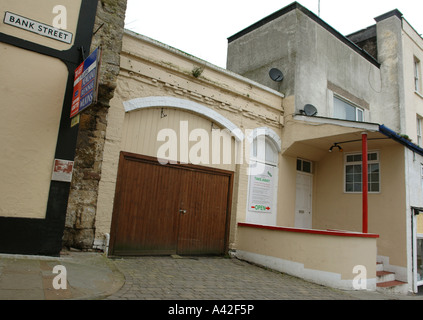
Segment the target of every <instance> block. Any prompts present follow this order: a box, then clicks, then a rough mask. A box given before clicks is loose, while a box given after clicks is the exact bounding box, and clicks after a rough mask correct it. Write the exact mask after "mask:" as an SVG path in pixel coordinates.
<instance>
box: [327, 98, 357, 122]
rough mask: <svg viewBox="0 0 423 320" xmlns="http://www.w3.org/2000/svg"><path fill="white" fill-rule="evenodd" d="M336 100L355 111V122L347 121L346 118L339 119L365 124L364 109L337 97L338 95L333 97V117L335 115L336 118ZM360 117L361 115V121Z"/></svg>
mask: <svg viewBox="0 0 423 320" xmlns="http://www.w3.org/2000/svg"><path fill="white" fill-rule="evenodd" d="M336 100H339V101H340V102H343V103H345V104H346V105H348V106H350V107H352V108H354V109H355V120H350V119H346V118H337V119H342V120H348V121H356V122H364V109H363V108H361V107H359V106H357V105H356V104H354V103H352V102H351V101H349V100H347V99H345V98H343V97H341V96H339V95H337V94H334V95H333V115H334V118H335V106H336ZM360 115H361V120H359V118H360Z"/></svg>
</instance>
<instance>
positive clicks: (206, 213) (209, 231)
mask: <svg viewBox="0 0 423 320" xmlns="http://www.w3.org/2000/svg"><path fill="white" fill-rule="evenodd" d="M183 181H184V182H183V183H182V188H181V194H180V199H181V200H180V215H179V227H178V245H177V248H178V249H177V252H178V254H182V255H183V254H223V253H224V252H225V238H226V222H227V220H226V219H227V211H228V200H229V188H228V187H229V185H230V178H229V177H228V176H224V175H219V174H213V173H209V172H198V171H189V172H186V173H185V174H184V176H183Z"/></svg>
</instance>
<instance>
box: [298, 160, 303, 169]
mask: <svg viewBox="0 0 423 320" xmlns="http://www.w3.org/2000/svg"><path fill="white" fill-rule="evenodd" d="M301 165H302V161H301V160H300V159H297V171H301V169H302V166H301Z"/></svg>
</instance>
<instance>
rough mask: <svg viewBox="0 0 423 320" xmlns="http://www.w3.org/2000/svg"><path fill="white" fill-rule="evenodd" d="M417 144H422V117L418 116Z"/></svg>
mask: <svg viewBox="0 0 423 320" xmlns="http://www.w3.org/2000/svg"><path fill="white" fill-rule="evenodd" d="M417 145H418V146H419V147H421V146H422V118H420V117H419V116H417Z"/></svg>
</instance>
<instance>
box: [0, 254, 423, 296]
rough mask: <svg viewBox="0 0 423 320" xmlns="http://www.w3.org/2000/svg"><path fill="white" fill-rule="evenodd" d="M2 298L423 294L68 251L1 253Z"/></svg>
mask: <svg viewBox="0 0 423 320" xmlns="http://www.w3.org/2000/svg"><path fill="white" fill-rule="evenodd" d="M56 266H59V267H57V268H58V269H57V270H56V269H55V267H56ZM0 300H109V301H110V300H158V301H159V300H161V301H163V300H166V301H168V300H172V301H177V300H180V301H193V300H213V301H215V300H220V301H231V300H233V301H235V300H238V301H239V300H244V301H254V300H273V301H276V300H423V295H421V294H418V295H385V294H381V293H379V292H368V291H354V292H351V291H342V290H335V289H332V288H327V287H324V286H320V285H317V284H313V283H310V282H307V281H304V280H302V279H298V278H295V277H292V276H289V275H286V274H283V273H280V272H275V271H272V270H268V269H265V268H262V267H259V266H256V265H253V264H250V263H248V262H245V261H240V260H238V259H233V258H220V257H219V258H218V257H179V256H165V257H140V258H107V257H106V256H105V255H104V254H102V253H96V252H73V251H64V252H62V254H61V256H60V257H41V256H22V255H6V254H0Z"/></svg>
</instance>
